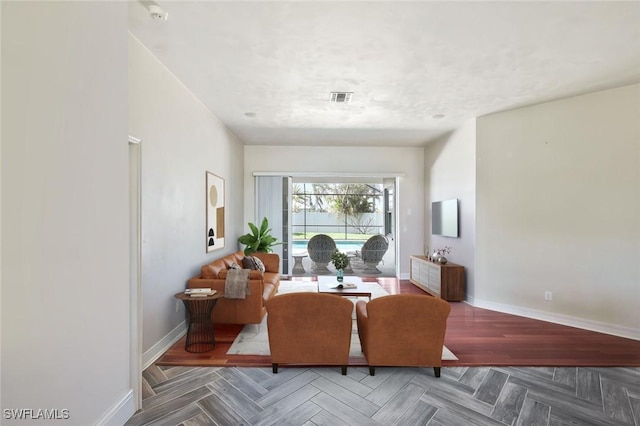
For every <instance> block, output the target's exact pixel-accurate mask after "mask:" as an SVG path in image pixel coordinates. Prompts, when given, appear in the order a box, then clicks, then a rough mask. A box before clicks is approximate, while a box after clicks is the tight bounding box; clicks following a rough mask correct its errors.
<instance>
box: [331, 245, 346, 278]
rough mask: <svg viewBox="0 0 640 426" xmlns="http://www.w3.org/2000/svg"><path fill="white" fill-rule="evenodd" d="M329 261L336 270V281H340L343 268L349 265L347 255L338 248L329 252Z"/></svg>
mask: <svg viewBox="0 0 640 426" xmlns="http://www.w3.org/2000/svg"><path fill="white" fill-rule="evenodd" d="M331 262H332V263H333V266H335V267H336V270H337V271H338V281H339V282H342V280H343V278H344V268H346V267H347V265H349V257H348V256H347V255H346V254H345V253H341V252H340V251H339V250H336V251H334V252H333V253H332V254H331Z"/></svg>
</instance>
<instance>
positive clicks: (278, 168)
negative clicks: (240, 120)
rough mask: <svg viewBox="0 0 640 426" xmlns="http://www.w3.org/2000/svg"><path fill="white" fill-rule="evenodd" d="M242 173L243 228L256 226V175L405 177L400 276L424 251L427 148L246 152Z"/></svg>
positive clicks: (401, 200)
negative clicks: (414, 257) (295, 174)
mask: <svg viewBox="0 0 640 426" xmlns="http://www.w3.org/2000/svg"><path fill="white" fill-rule="evenodd" d="M244 167H245V171H244V185H245V186H244V200H245V206H244V218H245V223H246V222H249V221H251V222H255V218H254V215H255V194H254V178H253V173H254V172H299V173H306V174H308V175H309V176H313V175H314V174H320V175H321V176H324V175H326V174H327V173H329V174H330V173H336V174H343V173H354V174H356V175H357V174H362V173H367V174H368V173H371V174H372V175H375V174H376V173H379V174H385V173H399V174H402V175H403V177H401V178H400V179H399V182H400V184H399V189H398V192H397V198H398V202H399V215H398V218H397V221H398V235H397V238H398V243H399V245H400V247H399V251H398V259H399V264H400V274H401V276H402V277H403V278H408V276H409V256H410V255H411V254H416V253H417V254H420V253H422V250H423V248H422V247H423V240H422V236H423V235H424V227H425V225H424V187H423V180H424V149H423V148H402V147H397V148H379V147H375V148H372V147H368V148H367V147H358V148H354V147H307V146H296V147H282V146H247V147H245V149H244Z"/></svg>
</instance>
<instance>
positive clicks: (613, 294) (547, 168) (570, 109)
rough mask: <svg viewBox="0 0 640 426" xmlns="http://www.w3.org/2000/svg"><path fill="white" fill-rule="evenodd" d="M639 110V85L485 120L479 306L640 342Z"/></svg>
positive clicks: (481, 131)
mask: <svg viewBox="0 0 640 426" xmlns="http://www.w3.org/2000/svg"><path fill="white" fill-rule="evenodd" d="M639 117H640V85H633V86H628V87H623V88H618V89H614V90H607V91H603V92H599V93H594V94H590V95H585V96H578V97H573V98H569V99H564V100H559V101H555V102H549V103H545V104H541V105H536V106H531V107H527V108H521V109H517V110H513V111H507V112H503V113H499V114H494V115H490V116H486V117H482V118H479V119H478V120H477V156H478V162H477V210H476V216H477V244H476V249H477V251H476V259H477V267H476V284H475V287H476V291H475V297H476V302H477V303H479V304H480V305H483V304H484V305H486V306H497V307H498V308H500V309H501V310H505V311H509V310H511V311H515V312H522V313H526V314H527V315H528V316H538V317H541V318H551V319H556V320H558V322H562V321H565V322H566V323H571V324H576V323H578V324H579V323H582V324H583V325H584V326H586V328H591V329H602V330H604V331H607V332H611V333H613V334H619V335H623V336H629V337H634V338H636V339H640V329H639V326H638V324H640V310H638V305H639V304H640V286H639V283H640V120H639ZM545 291H550V292H552V294H553V300H552V301H545V300H544V292H545Z"/></svg>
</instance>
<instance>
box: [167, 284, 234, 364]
mask: <svg viewBox="0 0 640 426" xmlns="http://www.w3.org/2000/svg"><path fill="white" fill-rule="evenodd" d="M223 296H224V293H222V292H217V293H216V294H212V295H211V296H204V297H194V296H190V295H188V294H184V293H177V294H176V296H175V297H176V299H180V300H182V302H183V303H184V307H185V308H186V309H187V312H188V313H189V328H188V329H187V343H185V345H184V350H185V351H187V352H195V353H201V352H208V351H210V350H213V348H214V347H215V346H216V335H215V333H214V331H213V322H212V321H211V312H213V308H214V307H215V306H216V302H217V301H218V299H219V298H221V297H223Z"/></svg>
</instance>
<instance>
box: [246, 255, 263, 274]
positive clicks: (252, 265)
mask: <svg viewBox="0 0 640 426" xmlns="http://www.w3.org/2000/svg"><path fill="white" fill-rule="evenodd" d="M242 264H243V265H244V267H245V268H247V269H254V270H255V269H257V270H259V271H260V272H264V271H265V267H264V263H262V260H260V259H258V258H257V257H255V256H247V257H245V258H244V259H243V260H242Z"/></svg>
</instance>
